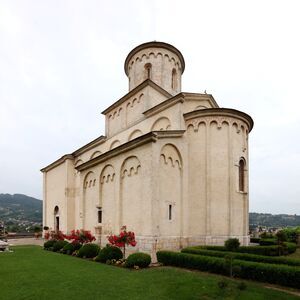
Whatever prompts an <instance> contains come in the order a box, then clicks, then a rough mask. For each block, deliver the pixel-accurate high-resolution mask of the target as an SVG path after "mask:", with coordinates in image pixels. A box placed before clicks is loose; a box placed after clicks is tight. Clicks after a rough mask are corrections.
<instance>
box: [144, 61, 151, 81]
mask: <svg viewBox="0 0 300 300" xmlns="http://www.w3.org/2000/svg"><path fill="white" fill-rule="evenodd" d="M151 68H152V65H151V64H145V73H146V79H151Z"/></svg>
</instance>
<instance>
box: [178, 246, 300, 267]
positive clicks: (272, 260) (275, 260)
mask: <svg viewBox="0 0 300 300" xmlns="http://www.w3.org/2000/svg"><path fill="white" fill-rule="evenodd" d="M181 252H182V253H190V254H199V255H204V256H212V257H226V256H227V255H231V257H232V258H234V259H239V260H246V261H254V262H262V263H268V264H277V265H289V266H300V259H293V258H286V257H278V256H275V257H274V256H273V257H272V256H263V255H257V254H248V253H237V252H229V251H228V252H225V251H215V250H205V249H195V248H193V247H189V248H184V249H182V250H181Z"/></svg>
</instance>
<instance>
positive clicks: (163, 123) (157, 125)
mask: <svg viewBox="0 0 300 300" xmlns="http://www.w3.org/2000/svg"><path fill="white" fill-rule="evenodd" d="M169 129H171V121H170V120H169V119H168V118H167V117H161V118H159V119H157V120H156V121H155V122H154V123H153V125H152V128H151V131H161V130H169Z"/></svg>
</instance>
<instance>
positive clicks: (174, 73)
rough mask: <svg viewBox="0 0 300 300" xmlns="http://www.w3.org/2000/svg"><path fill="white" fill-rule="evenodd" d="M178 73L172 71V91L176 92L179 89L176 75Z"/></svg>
mask: <svg viewBox="0 0 300 300" xmlns="http://www.w3.org/2000/svg"><path fill="white" fill-rule="evenodd" d="M176 73H177V72H176V70H175V69H173V70H172V85H171V86H172V89H173V90H175V89H176V88H177V84H176V81H177V76H176V75H177V74H176Z"/></svg>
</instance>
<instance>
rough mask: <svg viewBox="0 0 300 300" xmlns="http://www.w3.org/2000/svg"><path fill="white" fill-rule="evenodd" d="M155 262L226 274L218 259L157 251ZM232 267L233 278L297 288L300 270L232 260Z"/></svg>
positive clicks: (224, 265)
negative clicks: (233, 271) (233, 270)
mask: <svg viewBox="0 0 300 300" xmlns="http://www.w3.org/2000/svg"><path fill="white" fill-rule="evenodd" d="M156 255H157V260H158V261H159V262H160V263H163V264H164V265H170V266H177V267H184V268H189V269H197V270H201V271H207V272H211V273H217V274H222V275H229V274H228V267H227V265H226V261H225V259H223V258H219V257H208V256H202V255H195V254H187V253H176V252H171V251H158V252H157V254H156ZM232 266H233V267H234V268H235V269H236V270H238V271H237V272H235V276H237V277H240V278H244V279H251V280H256V281H261V282H268V283H274V284H279V285H283V286H290V287H294V288H299V286H300V268H299V267H291V266H284V265H272V264H265V263H257V262H250V261H242V260H236V259H234V260H233V262H232Z"/></svg>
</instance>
